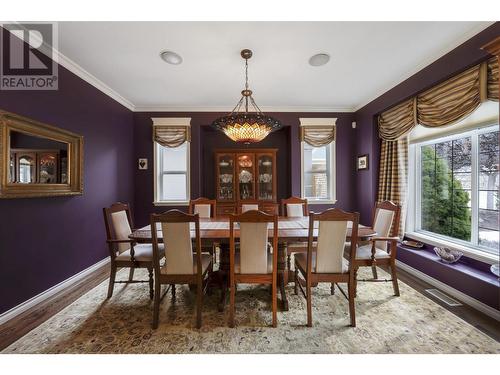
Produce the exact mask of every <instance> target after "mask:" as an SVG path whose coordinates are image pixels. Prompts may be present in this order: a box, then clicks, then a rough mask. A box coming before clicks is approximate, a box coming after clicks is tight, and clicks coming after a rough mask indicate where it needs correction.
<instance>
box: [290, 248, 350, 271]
mask: <svg viewBox="0 0 500 375" xmlns="http://www.w3.org/2000/svg"><path fill="white" fill-rule="evenodd" d="M295 264H296V265H297V266H298V267H299V268H300V269H301V271H302V272H303V273H304V274H305V273H306V272H307V268H306V267H307V253H298V254H295ZM312 272H316V253H313V254H312ZM347 272H349V261H348V260H347V259H342V273H347Z"/></svg>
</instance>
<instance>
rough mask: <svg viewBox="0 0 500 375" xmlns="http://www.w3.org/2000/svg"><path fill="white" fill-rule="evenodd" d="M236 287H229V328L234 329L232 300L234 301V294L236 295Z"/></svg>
mask: <svg viewBox="0 0 500 375" xmlns="http://www.w3.org/2000/svg"><path fill="white" fill-rule="evenodd" d="M235 286H236V285H231V286H230V287H229V289H230V290H229V327H231V328H233V327H234V309H235V307H234V299H235V293H236V288H235Z"/></svg>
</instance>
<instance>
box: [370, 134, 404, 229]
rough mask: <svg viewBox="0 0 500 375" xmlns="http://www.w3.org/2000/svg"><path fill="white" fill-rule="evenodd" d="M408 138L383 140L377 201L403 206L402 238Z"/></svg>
mask: <svg viewBox="0 0 500 375" xmlns="http://www.w3.org/2000/svg"><path fill="white" fill-rule="evenodd" d="M407 174H408V136H403V137H401V138H400V139H398V140H396V141H386V140H382V147H381V150H380V177H379V182H378V196H377V200H378V201H379V202H382V201H387V200H388V201H392V202H394V203H397V204H399V205H400V206H401V218H400V225H399V234H400V236H403V235H404V230H405V218H406V194H407V185H408V176H407Z"/></svg>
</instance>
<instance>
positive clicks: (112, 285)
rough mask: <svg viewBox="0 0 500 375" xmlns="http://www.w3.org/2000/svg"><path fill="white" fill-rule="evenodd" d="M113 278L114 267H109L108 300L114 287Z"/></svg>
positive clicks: (114, 273)
mask: <svg viewBox="0 0 500 375" xmlns="http://www.w3.org/2000/svg"><path fill="white" fill-rule="evenodd" d="M115 278H116V266H115V265H112V266H111V273H110V274H109V286H108V298H111V297H112V296H113V289H114V287H115Z"/></svg>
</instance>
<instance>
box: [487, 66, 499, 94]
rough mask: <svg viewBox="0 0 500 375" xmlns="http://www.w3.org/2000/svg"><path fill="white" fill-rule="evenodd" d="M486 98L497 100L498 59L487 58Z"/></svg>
mask: <svg viewBox="0 0 500 375" xmlns="http://www.w3.org/2000/svg"><path fill="white" fill-rule="evenodd" d="M487 86H488V89H487V91H488V99H489V100H495V101H498V59H497V58H496V57H493V58H492V59H489V60H488V83H487Z"/></svg>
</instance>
